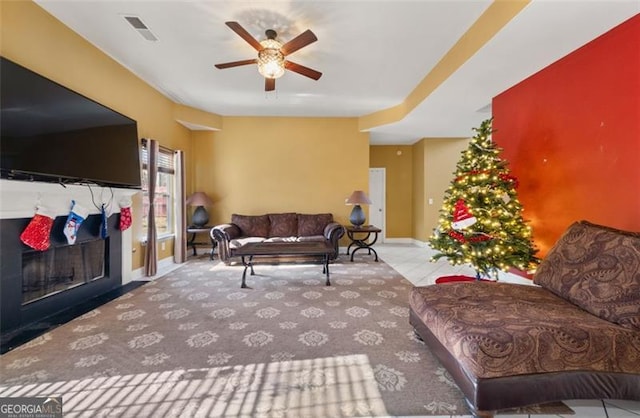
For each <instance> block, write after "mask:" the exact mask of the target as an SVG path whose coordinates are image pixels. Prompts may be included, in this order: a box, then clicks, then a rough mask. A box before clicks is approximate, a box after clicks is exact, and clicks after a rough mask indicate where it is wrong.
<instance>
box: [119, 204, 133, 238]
mask: <svg viewBox="0 0 640 418" xmlns="http://www.w3.org/2000/svg"><path fill="white" fill-rule="evenodd" d="M130 226H131V199H127V198H125V199H122V200H121V201H120V230H121V231H124V230H127V229H129V227H130Z"/></svg>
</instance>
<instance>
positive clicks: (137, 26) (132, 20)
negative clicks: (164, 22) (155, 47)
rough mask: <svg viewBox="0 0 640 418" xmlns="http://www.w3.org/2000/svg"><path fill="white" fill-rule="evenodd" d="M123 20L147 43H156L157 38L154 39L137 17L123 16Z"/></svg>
mask: <svg viewBox="0 0 640 418" xmlns="http://www.w3.org/2000/svg"><path fill="white" fill-rule="evenodd" d="M124 18H125V19H126V20H127V22H129V24H130V25H131V26H133V28H134V29H135V30H136V31H137V32H138V33H139V34H140V35H142V37H143V38H144V39H146V40H147V41H157V40H158V38H156V36H155V35H154V34H153V32H151V30H149V28H148V27H147V25H145V24H144V22H143V21H142V20H140V18H139V17H136V16H125V17H124Z"/></svg>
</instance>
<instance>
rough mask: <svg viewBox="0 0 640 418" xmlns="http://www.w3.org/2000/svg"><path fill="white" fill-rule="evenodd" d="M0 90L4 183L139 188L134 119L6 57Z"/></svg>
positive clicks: (1, 62)
mask: <svg viewBox="0 0 640 418" xmlns="http://www.w3.org/2000/svg"><path fill="white" fill-rule="evenodd" d="M0 86H1V88H0V107H1V108H2V114H1V115H0V131H1V134H0V171H1V173H2V174H1V177H2V178H5V179H13V180H29V181H46V182H56V183H63V184H64V183H94V184H98V185H101V186H108V187H124V188H140V152H139V147H138V130H137V124H136V121H135V120H133V119H130V118H128V117H126V116H124V115H122V114H120V113H118V112H116V111H114V110H111V109H109V108H108V107H106V106H103V105H101V104H99V103H97V102H95V101H93V100H91V99H89V98H87V97H85V96H83V95H81V94H78V93H76V92H74V91H72V90H69V89H68V88H66V87H64V86H61V85H60V84H58V83H56V82H53V81H51V80H49V79H47V78H45V77H43V76H41V75H39V74H36V73H34V72H33V71H31V70H28V69H26V68H24V67H22V66H20V65H18V64H16V63H14V62H12V61H10V60H8V59H6V58H4V57H0Z"/></svg>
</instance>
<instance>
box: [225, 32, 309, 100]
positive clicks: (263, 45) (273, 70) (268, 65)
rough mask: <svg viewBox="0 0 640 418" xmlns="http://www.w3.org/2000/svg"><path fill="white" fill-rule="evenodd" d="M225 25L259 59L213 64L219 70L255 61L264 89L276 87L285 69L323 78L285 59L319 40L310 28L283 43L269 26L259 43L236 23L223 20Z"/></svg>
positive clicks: (269, 89)
mask: <svg viewBox="0 0 640 418" xmlns="http://www.w3.org/2000/svg"><path fill="white" fill-rule="evenodd" d="M225 24H226V25H227V26H229V28H231V30H232V31H234V32H235V33H237V34H238V35H239V36H240V37H241V38H242V39H244V40H245V41H247V43H248V44H249V45H251V46H252V47H254V48H255V50H256V51H258V58H253V59H248V60H242V61H233V62H225V63H223V64H216V68H218V69H221V70H222V69H225V68H231V67H239V66H241V65H249V64H258V71H259V72H260V74H262V75H263V76H264V89H265V91H271V90H275V89H276V78H279V77H281V76H282V75H283V74H284V70H285V69H286V70H289V71H293V72H294V73H298V74H301V75H303V76H305V77H309V78H312V79H314V80H318V79H319V78H320V77H322V73H321V72H319V71H316V70H314V69H311V68H308V67H305V66H304V65H300V64H296V63H295V62H292V61H289V60H287V59H285V57H286V56H288V55H290V54H292V53H294V52H296V51H297V50H299V49H300V48H303V47H305V46H307V45H309V44H311V43H313V42H315V41H317V40H318V38H316V35H314V34H313V32H311V31H310V30H308V29H307V30H306V31H304V32H302V33H301V34H300V35H298V36H296V37H295V38H293V39H292V40H290V41H289V42H287V43H285V44H283V43H282V42H280V41H278V40H277V37H278V34H277V33H276V31H274V30H273V29H268V30H267V31H266V32H265V34H266V36H267V39H265V40H263V41H260V42H258V40H256V39H255V38H254V37H253V36H251V34H249V32H247V31H246V30H245V29H244V28H243V27H242V26H240V24H239V23H238V22H225Z"/></svg>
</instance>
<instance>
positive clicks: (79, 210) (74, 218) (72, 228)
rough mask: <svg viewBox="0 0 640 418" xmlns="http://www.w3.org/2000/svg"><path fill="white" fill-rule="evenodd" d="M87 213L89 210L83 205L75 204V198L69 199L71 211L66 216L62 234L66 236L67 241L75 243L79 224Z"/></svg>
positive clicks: (70, 243)
mask: <svg viewBox="0 0 640 418" xmlns="http://www.w3.org/2000/svg"><path fill="white" fill-rule="evenodd" d="M88 215H89V211H88V210H87V209H85V208H84V207H82V206H80V205H77V204H76V201H75V200H72V201H71V211H70V212H69V216H67V221H66V222H65V224H64V235H65V236H66V237H67V243H68V244H69V245H73V244H75V243H76V238H77V236H78V229H80V225H82V222H83V221H84V220H85V219H86V218H87V216H88Z"/></svg>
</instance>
